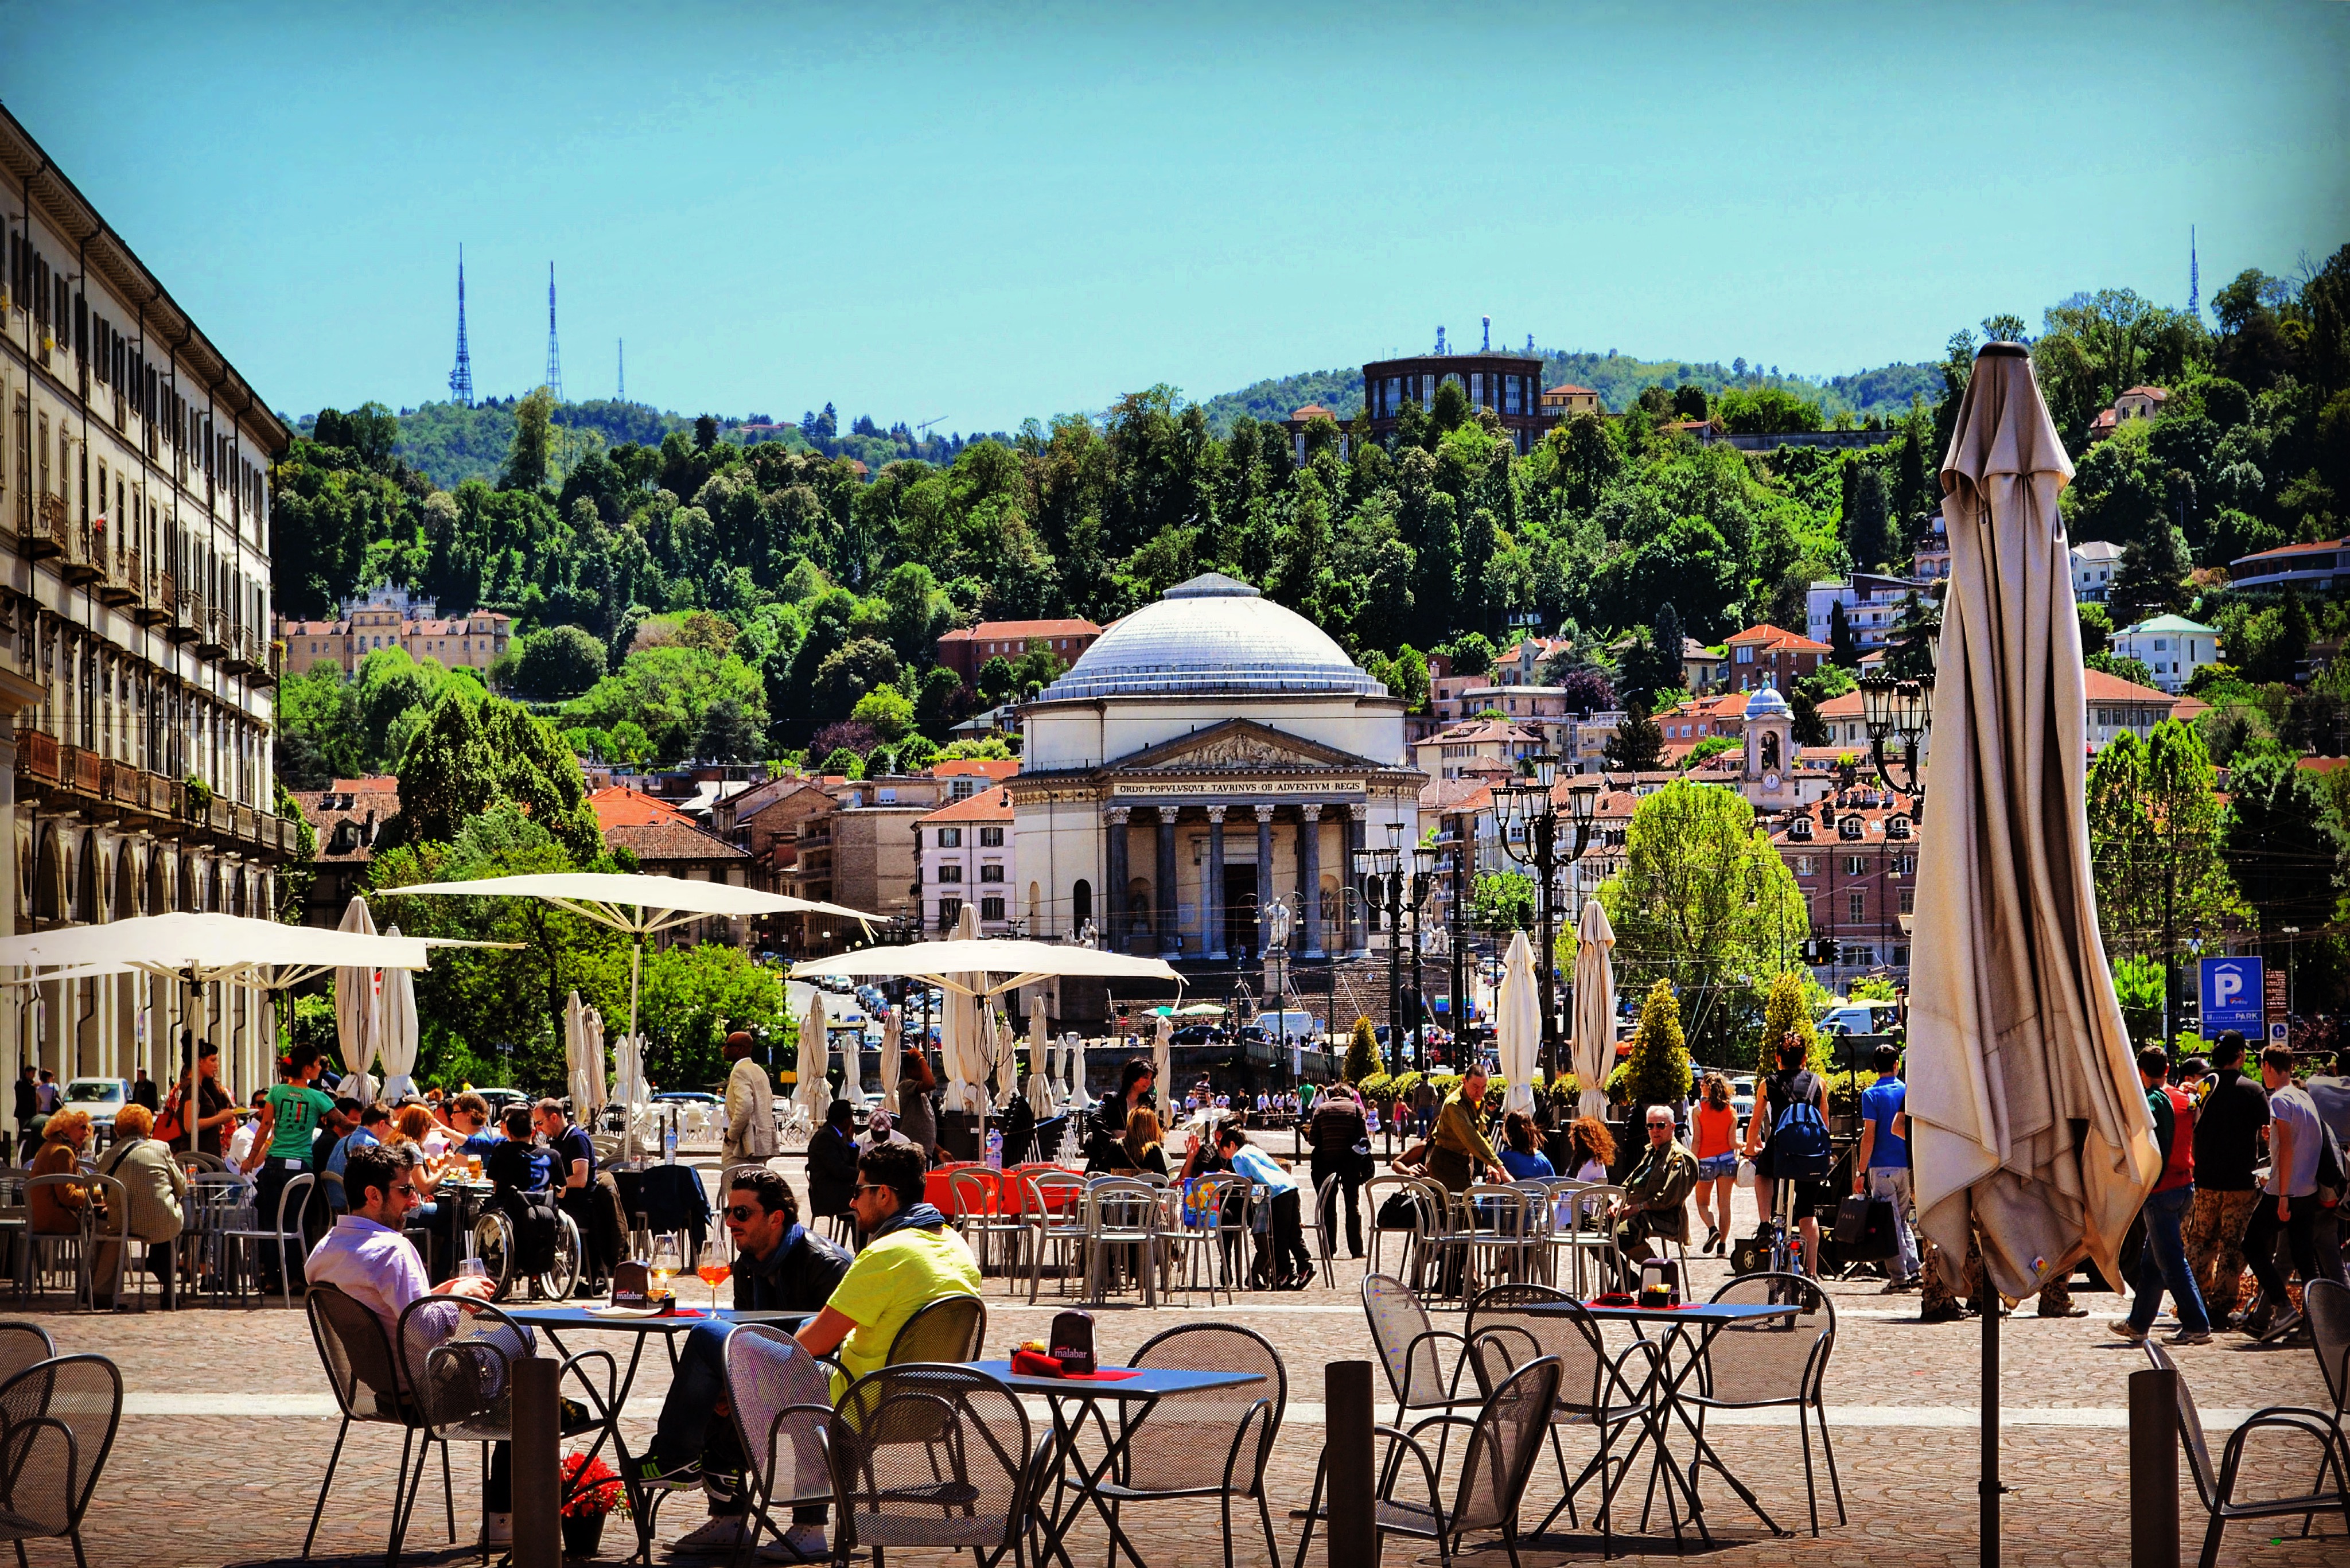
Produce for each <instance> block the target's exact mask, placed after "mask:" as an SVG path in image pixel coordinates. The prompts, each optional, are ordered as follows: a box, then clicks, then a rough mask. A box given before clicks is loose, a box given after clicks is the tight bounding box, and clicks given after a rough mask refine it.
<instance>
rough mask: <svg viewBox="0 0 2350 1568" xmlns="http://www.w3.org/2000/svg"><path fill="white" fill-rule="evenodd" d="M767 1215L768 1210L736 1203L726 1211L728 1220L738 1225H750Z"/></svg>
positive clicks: (750, 1204)
mask: <svg viewBox="0 0 2350 1568" xmlns="http://www.w3.org/2000/svg"><path fill="white" fill-rule="evenodd" d="M765 1213H766V1210H764V1209H762V1208H760V1207H759V1206H758V1205H757V1204H754V1203H735V1204H731V1205H729V1206H728V1208H727V1210H726V1218H728V1219H729V1220H733V1221H734V1223H736V1224H737V1225H748V1224H749V1223H750V1222H751V1221H752V1220H757V1219H760V1218H762V1217H763V1216H764V1215H765Z"/></svg>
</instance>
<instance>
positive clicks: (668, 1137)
mask: <svg viewBox="0 0 2350 1568" xmlns="http://www.w3.org/2000/svg"><path fill="white" fill-rule="evenodd" d="M661 1163H662V1164H663V1165H675V1164H676V1163H677V1118H676V1117H674V1116H672V1117H671V1118H670V1120H669V1121H668V1122H667V1123H666V1124H665V1125H664V1126H663V1127H661Z"/></svg>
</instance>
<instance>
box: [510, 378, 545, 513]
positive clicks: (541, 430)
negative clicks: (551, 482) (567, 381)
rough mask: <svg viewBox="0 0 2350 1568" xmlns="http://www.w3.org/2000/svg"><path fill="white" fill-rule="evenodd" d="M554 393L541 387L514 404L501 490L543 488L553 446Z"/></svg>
mask: <svg viewBox="0 0 2350 1568" xmlns="http://www.w3.org/2000/svg"><path fill="white" fill-rule="evenodd" d="M554 426H555V394H554V393H553V392H551V391H549V390H548V389H546V388H545V387H541V388H539V389H536V391H534V392H532V393H531V394H530V396H528V397H526V398H525V399H524V400H522V401H521V402H519V403H517V404H515V430H514V445H513V446H511V447H509V448H508V449H507V451H506V468H505V472H504V474H503V475H502V476H501V477H500V478H499V480H498V488H499V489H501V490H543V489H545V488H546V472H547V458H548V455H549V453H550V452H551V450H552V446H553V431H554Z"/></svg>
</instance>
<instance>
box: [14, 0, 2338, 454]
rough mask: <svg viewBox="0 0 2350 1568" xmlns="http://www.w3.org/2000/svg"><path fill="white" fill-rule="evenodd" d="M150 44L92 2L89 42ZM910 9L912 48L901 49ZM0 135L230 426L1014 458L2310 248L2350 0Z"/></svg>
mask: <svg viewBox="0 0 2350 1568" xmlns="http://www.w3.org/2000/svg"><path fill="white" fill-rule="evenodd" d="M134 11H136V12H143V13H145V15H143V16H138V17H136V18H134V17H132V16H130V13H131V12H134ZM907 13H911V14H910V15H908V14H907ZM100 15H101V13H97V12H93V13H88V14H85V15H84V16H83V18H82V19H80V20H77V19H76V16H75V14H74V13H73V12H72V11H70V10H68V11H66V12H59V11H57V9H56V8H54V7H53V6H36V5H24V4H16V3H15V0H0V38H5V40H6V43H5V47H0V101H5V103H6V104H7V106H8V107H9V109H11V110H12V111H13V112H14V113H15V114H16V116H17V118H18V119H21V120H23V121H24V122H25V124H26V126H27V127H28V128H29V129H30V130H31V131H32V132H33V134H34V135H35V136H36V137H37V138H39V139H40V140H41V141H42V142H43V143H44V145H45V146H47V149H48V150H49V151H50V153H51V155H52V156H54V157H55V158H57V160H58V161H59V162H60V163H61V164H62V165H63V166H64V167H65V168H66V169H67V171H68V172H69V174H70V175H71V177H72V178H73V179H74V180H75V181H76V182H78V184H79V185H80V186H81V188H82V190H83V191H84V192H85V193H86V194H88V196H89V198H90V199H91V200H92V201H94V202H96V203H97V204H98V206H99V210H100V211H101V212H102V213H105V214H106V216H107V217H108V219H109V221H110V222H111V223H113V224H114V226H115V228H116V229H117V230H118V231H119V232H120V233H121V234H123V235H124V236H125V237H126V238H128V239H129V241H130V244H132V245H133V246H134V247H135V248H136V249H137V250H138V251H139V252H140V254H141V255H142V256H143V257H144V258H145V260H146V261H147V263H148V265H150V266H151V267H152V268H153V269H154V270H155V271H156V272H157V273H158V274H159V275H161V277H162V278H163V279H164V281H165V283H166V284H167V286H170V287H171V288H172V291H173V293H174V294H175V295H176V296H178V297H179V298H180V299H181V300H182V302H183V303H184V304H186V305H187V306H189V307H190V308H191V309H192V311H193V312H194V313H195V315H196V317H197V319H198V320H199V321H201V322H202V323H203V326H204V327H205V329H206V330H207V331H209V332H210V333H211V334H212V336H213V337H214V339H215V340H216V341H218V342H219V343H220V344H222V346H223V347H224V348H225V349H226V351H227V352H228V353H229V355H230V356H231V358H233V359H234V361H235V363H236V364H237V365H238V367H239V368H240V369H243V370H244V373H245V374H246V375H247V376H248V377H249V378H250V379H252V380H253V381H254V382H255V384H256V385H257V386H258V387H259V388H260V389H261V391H262V393H263V395H264V396H265V397H266V398H267V399H268V400H270V401H271V403H272V404H274V405H275V406H276V407H277V408H280V409H283V410H289V411H293V412H297V413H298V412H304V411H307V410H313V409H316V408H317V407H319V406H320V405H322V404H337V405H344V406H348V405H350V404H353V403H357V402H359V401H361V400H366V399H369V398H376V399H380V400H384V401H387V402H390V403H391V404H392V405H394V406H395V407H397V406H400V405H403V404H412V403H415V402H419V401H422V400H429V399H434V398H440V397H445V396H446V384H447V377H448V373H449V369H450V364H451V361H452V357H453V353H452V351H453V342H454V333H455V322H454V315H455V305H454V298H453V291H454V273H455V263H456V251H457V245H458V243H459V242H460V241H463V243H464V245H465V255H466V268H467V281H468V286H469V290H470V324H471V328H472V339H473V367H474V381H475V385H476V387H477V388H478V389H480V390H481V391H482V392H483V393H484V394H490V393H507V392H517V391H522V390H526V389H528V388H529V387H531V386H532V385H534V384H536V381H537V380H538V379H540V375H541V372H542V370H543V369H544V365H545V359H546V265H547V263H548V261H549V260H552V261H554V263H555V264H556V269H557V275H558V278H559V281H560V284H561V287H562V328H563V348H564V388H565V390H566V391H567V393H568V394H569V395H571V396H573V397H575V398H577V397H585V396H598V397H608V396H610V395H611V392H612V389H613V369H614V364H613V360H614V348H613V346H614V341H615V339H617V338H622V337H625V338H626V339H627V340H628V361H629V363H628V371H629V393H630V394H631V395H632V396H633V397H635V398H636V399H638V400H641V401H649V402H652V403H656V404H659V405H662V406H665V407H671V408H674V409H678V410H681V411H684V412H688V413H691V412H697V411H702V410H715V411H721V412H727V413H735V414H742V413H749V412H760V413H767V414H772V415H775V416H776V417H778V418H784V419H792V418H796V417H797V416H798V414H799V413H800V411H801V410H803V409H805V408H807V407H810V406H814V405H820V404H822V403H823V402H825V401H826V400H827V399H829V400H832V401H834V402H835V403H837V405H838V406H839V408H840V411H841V415H842V419H843V421H844V422H845V421H847V419H848V418H849V417H850V416H852V415H855V414H857V413H860V412H871V413H873V414H875V415H877V416H878V417H879V418H881V419H882V420H884V421H889V420H891V419H897V418H903V419H907V420H916V421H919V420H926V419H930V418H932V417H933V416H943V418H944V421H945V425H944V426H943V427H942V428H947V429H961V430H973V429H995V428H1008V427H1010V426H1012V425H1014V424H1016V423H1017V422H1018V421H1019V420H1021V419H1022V418H1023V417H1024V416H1026V415H1029V414H1037V415H1050V414H1051V413H1053V412H1055V411H1058V410H1098V409H1100V408H1102V407H1104V406H1105V405H1107V403H1108V402H1110V401H1111V400H1113V399H1115V398H1116V397H1117V396H1118V394H1119V393H1121V392H1123V391H1126V390H1129V389H1134V388H1138V387H1141V386H1146V385H1148V384H1149V383H1151V382H1154V381H1170V382H1172V383H1174V384H1175V385H1177V386H1179V387H1180V388H1182V389H1184V390H1185V391H1186V392H1188V393H1190V394H1191V395H1193V396H1195V397H1207V396H1211V395H1212V394H1214V393H1216V392H1220V391H1225V390H1229V389H1233V388H1235V387H1239V386H1241V385H1243V384H1245V383H1247V382H1249V381H1251V380H1254V379H1258V378H1260V377H1263V376H1267V375H1278V374H1284V373H1287V372H1290V371H1293V370H1300V369H1312V368H1317V367H1327V366H1333V365H1345V364H1350V363H1357V362H1359V361H1360V360H1362V359H1364V358H1370V357H1374V356H1378V355H1383V354H1385V353H1387V352H1388V351H1389V350H1392V349H1403V350H1406V351H1413V350H1418V349H1420V348H1424V347H1425V346H1426V345H1427V344H1428V342H1429V341H1430V340H1431V339H1432V338H1433V337H1434V331H1435V327H1436V326H1437V325H1438V324H1439V323H1442V324H1444V325H1445V326H1447V327H1450V328H1451V336H1452V338H1453V341H1454V342H1456V343H1470V344H1473V343H1474V341H1475V338H1476V333H1477V330H1478V317H1480V316H1481V315H1487V314H1490V315H1491V316H1492V318H1493V333H1494V337H1495V338H1496V340H1497V341H1502V342H1506V343H1511V344H1523V342H1524V341H1525V336H1526V334H1527V333H1528V332H1532V333H1533V334H1534V337H1535V339H1536V340H1537V342H1539V343H1541V344H1543V345H1544V346H1545V347H1559V348H1596V349H1602V350H1604V349H1607V348H1621V349H1623V350H1624V351H1626V352H1627V353H1639V354H1642V355H1645V356H1648V357H1652V358H1654V357H1679V358H1693V359H1716V358H1718V359H1721V360H1722V361H1724V362H1727V361H1728V360H1729V359H1731V358H1732V357H1733V356H1743V357H1745V358H1747V359H1748V360H1750V361H1752V362H1755V363H1759V364H1775V365H1779V366H1782V367H1783V368H1785V369H1789V370H1802V371H1805V372H1810V373H1822V372H1833V371H1843V370H1851V369H1859V368H1861V367H1863V366H1867V365H1874V364H1878V363H1882V362H1884V361H1886V360H1888V359H1896V358H1912V359H1915V358H1933V357H1936V356H1937V355H1938V354H1939V350H1940V348H1941V346H1942V343H1943V340H1944V339H1945V338H1946V337H1948V336H1949V334H1950V332H1951V330H1952V329H1954V328H1956V327H1964V326H1971V325H1972V324H1973V323H1975V322H1976V321H1978V320H1980V319H1981V317H1984V316H1985V315H1987V314H1990V313H1991V312H1994V311H2001V310H2012V311H2014V312H2016V313H2018V314H2020V315H2022V316H2023V317H2026V318H2027V319H2028V320H2031V321H2033V323H2034V324H2035V325H2036V323H2037V321H2038V319H2039V314H2040V311H2041V308H2042V307H2043V306H2045V305H2047V304H2049V303H2051V302H2053V301H2054V300H2056V299H2059V298H2061V297H2063V296H2065V295H2067V294H2070V293H2072V292H2073V291H2074V290H2076V289H2083V288H2095V287H2098V286H2128V287H2132V288H2136V289H2137V290H2138V291H2139V292H2141V293H2142V294H2145V295H2147V296H2149V297H2152V298H2154V299H2157V300H2159V301H2162V302H2164V303H2168V304H2173V305H2178V304H2183V303H2184V302H2185V298H2186V293H2187V231H2188V225H2189V223H2194V224H2196V225H2197V226H2198V230H2199V235H2200V243H2201V255H2202V277H2203V295H2204V297H2205V298H2206V299H2207V300H2208V299H2209V298H2210V295H2211V293H2212V291H2213V290H2214V289H2215V288H2216V287H2217V286H2219V285H2220V284H2221V283H2223V282H2225V281H2226V280H2227V279H2228V278H2230V277H2231V276H2233V275H2235V274H2236V273H2237V272H2238V271H2239V270H2241V268H2243V267H2246V266H2253V265H2257V266H2260V267H2262V268H2264V269H2266V270H2268V271H2271V272H2278V273H2282V272H2290V271H2292V270H2293V269H2294V268H2295V267H2296V266H2297V265H2299V264H2300V262H2301V261H2302V260H2303V258H2304V257H2307V258H2310V259H2323V258H2324V256H2325V255H2326V254H2330V253H2331V252H2332V251H2333V250H2334V248H2335V247H2336V246H2338V245H2340V244H2343V243H2344V242H2345V240H2350V93H2345V89H2344V86H2343V84H2344V82H2345V80H2350V5H2343V4H2338V3H2329V0H2308V3H2303V4H2297V5H2230V6H2220V7H2214V6H2208V5H2177V4H2168V3H2164V0H2146V3H2141V4H2132V5H2056V6H2048V5H1996V4H1986V3H1983V0H1974V3H1971V4H1967V5H1943V6H1911V5H1898V6H1884V5H1851V6H1829V5H1814V6H1799V5H1762V6H1757V5H1736V6H1715V5H1675V6H1658V5H1646V6H1638V7H1634V6H1605V7H1603V6H1589V7H1573V6H1565V5H1530V6H1523V7H1520V6H1513V5H1485V6H1482V7H1480V8H1478V10H1477V11H1476V13H1475V14H1474V15H1473V16H1469V15H1467V14H1464V13H1463V12H1461V11H1458V10H1456V9H1455V8H1453V7H1448V6H1441V5H1427V4H1425V3H1420V4H1414V5H1403V6H1394V7H1389V6H1386V5H1376V4H1370V3H1364V0H1358V3H1354V4H1347V5H1307V4H1295V3H1293V4H1288V5H1274V6H1268V5H1236V6H1227V5H1218V4H1209V5H1184V6H1174V7H1156V6H1154V7H1149V8H1145V7H1141V6H1132V7H1128V6H1122V5H1090V6H1079V5H1017V6H1014V5H1004V6H992V7H962V8H951V7H932V6H920V7H859V8H858V9H857V10H856V11H854V12H850V11H847V10H846V9H845V8H844V9H843V10H833V9H830V8H817V7H807V6H789V5H785V6H763V5H725V6H707V7H705V6H701V5H685V4H671V5H653V6H648V5H631V6H627V7H612V8H605V7H601V6H598V5H588V4H576V5H563V6H559V7H554V6H540V5H527V4H517V5H498V6H481V5H467V6H443V5H407V6H398V7H394V6H375V7H365V8H361V7H344V6H333V5H326V6H322V5H315V4H310V5H299V6H292V5H289V6H284V7H269V6H260V5H251V6H240V5H138V6H109V7H107V8H106V9H105V10H104V12H103V13H102V15H103V16H104V21H103V23H102V25H100V26H91V25H90V23H91V22H92V21H96V20H97V19H98V17H99V16H100Z"/></svg>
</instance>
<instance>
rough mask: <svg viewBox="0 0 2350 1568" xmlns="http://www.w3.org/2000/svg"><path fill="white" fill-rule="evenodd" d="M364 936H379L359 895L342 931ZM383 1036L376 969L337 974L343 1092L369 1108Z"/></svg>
mask: <svg viewBox="0 0 2350 1568" xmlns="http://www.w3.org/2000/svg"><path fill="white" fill-rule="evenodd" d="M338 929H341V930H346V931H356V932H358V933H359V935H361V936H369V937H371V936H373V935H375V917H374V916H373V915H371V914H369V912H368V906H367V900H366V899H365V898H361V897H359V895H358V894H356V893H354V894H352V895H351V901H350V902H349V904H348V905H346V906H345V907H344V909H343V920H342V924H341V926H340V927H338ZM382 1034H383V1001H382V989H381V986H380V983H379V981H378V980H377V978H376V971H374V970H372V969H338V970H337V971H335V1048H336V1051H337V1053H338V1054H340V1055H341V1057H342V1059H343V1067H344V1070H345V1076H344V1078H343V1081H342V1085H341V1088H342V1091H343V1093H345V1094H347V1095H349V1096H351V1097H352V1098H354V1099H356V1100H358V1101H359V1104H361V1105H366V1104H368V1103H369V1101H371V1100H373V1099H374V1098H375V1096H376V1087H377V1085H376V1079H375V1075H374V1072H373V1068H374V1066H375V1054H376V1043H377V1042H378V1041H379V1040H380V1039H381V1038H382Z"/></svg>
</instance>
